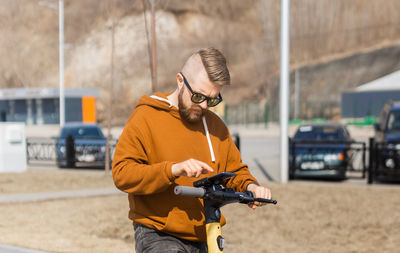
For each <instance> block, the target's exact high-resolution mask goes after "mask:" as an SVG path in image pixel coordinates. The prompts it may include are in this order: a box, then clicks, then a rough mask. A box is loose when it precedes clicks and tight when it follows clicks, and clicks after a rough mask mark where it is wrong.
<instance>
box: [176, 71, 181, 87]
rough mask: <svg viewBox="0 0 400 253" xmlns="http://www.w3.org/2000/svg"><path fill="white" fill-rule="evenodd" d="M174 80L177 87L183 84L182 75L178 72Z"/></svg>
mask: <svg viewBox="0 0 400 253" xmlns="http://www.w3.org/2000/svg"><path fill="white" fill-rule="evenodd" d="M176 82H177V84H178V87H179V89H181V88H182V86H183V77H182V75H181V74H180V73H178V74H176Z"/></svg>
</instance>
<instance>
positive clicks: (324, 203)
mask: <svg viewBox="0 0 400 253" xmlns="http://www.w3.org/2000/svg"><path fill="white" fill-rule="evenodd" d="M14 176H15V178H13V175H12V174H10V175H0V181H1V182H3V181H4V179H5V178H8V179H12V180H13V182H12V183H10V184H25V185H26V186H28V185H31V186H32V187H33V188H34V189H36V190H37V191H41V190H44V188H41V187H38V186H35V185H37V184H38V183H37V179H38V178H40V177H42V178H43V179H45V180H42V181H40V182H43V181H49V180H50V181H54V184H49V185H50V186H51V187H53V188H52V190H57V187H55V186H56V185H57V186H58V187H59V189H67V188H69V187H71V188H75V189H79V188H88V186H90V187H92V186H93V187H95V186H96V185H95V184H94V183H93V182H94V181H98V182H97V183H98V185H99V186H101V187H107V186H110V185H111V184H110V181H109V180H110V177H109V176H103V175H102V173H100V172H99V173H84V172H79V173H77V172H74V173H71V172H65V171H62V172H59V171H58V172H54V171H53V172H49V171H28V172H26V174H14ZM52 176H53V178H52ZM61 178H63V179H64V180H60V179H61ZM101 182H103V183H101ZM35 187H36V188H35ZM269 187H270V188H271V189H272V191H273V195H274V197H275V198H276V199H277V200H278V202H279V203H278V205H277V206H267V207H264V208H260V209H257V210H255V211H252V210H250V209H249V208H247V207H246V206H244V205H229V206H225V207H224V208H223V212H224V214H225V216H226V218H227V220H228V224H227V225H226V226H225V227H224V229H223V232H224V236H225V239H226V243H227V246H226V250H225V252H231V253H236V252H237V253H239V252H240V253H241V252H321V251H322V252H397V250H398V248H399V247H400V205H399V204H398V203H399V202H398V199H399V198H398V196H399V193H400V187H399V186H398V185H391V186H383V185H374V186H365V185H363V184H359V185H350V184H342V183H314V182H294V183H290V184H288V185H280V184H269ZM17 188H18V187H16V186H15V188H11V187H9V188H7V189H9V190H8V192H15V191H18V192H21V190H22V188H18V190H16V189H17ZM3 189H4V188H3ZM25 189H26V190H28V189H29V188H25ZM28 191H29V190H28ZM0 208H1V210H2V212H1V214H2V215H1V216H0V235H1V237H0V243H5V244H11V245H18V246H24V247H29V248H35V249H41V250H46V251H50V252H65V253H74V252H77V253H78V252H79V253H85V252H100V253H101V252H105V253H106V252H107V253H108V252H121V253H123V252H134V250H133V248H134V246H133V245H134V242H133V231H132V226H131V222H130V221H129V219H128V218H127V212H128V201H127V198H126V196H109V197H97V198H77V199H69V200H57V201H45V202H38V203H22V204H1V205H0Z"/></svg>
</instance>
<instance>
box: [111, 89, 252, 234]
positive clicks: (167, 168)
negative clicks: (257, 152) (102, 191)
mask: <svg viewBox="0 0 400 253" xmlns="http://www.w3.org/2000/svg"><path fill="white" fill-rule="evenodd" d="M166 95H168V94H155V95H153V96H143V97H142V98H141V99H140V100H139V103H138V104H137V106H136V109H135V111H134V112H133V113H132V115H131V117H130V118H129V120H128V122H127V123H126V125H125V128H124V131H123V132H122V135H121V137H120V139H119V141H118V144H117V148H116V150H115V155H114V159H113V168H112V174H113V178H114V182H115V185H116V186H117V187H118V189H120V190H122V191H124V192H127V193H128V199H129V206H130V212H129V218H130V219H132V220H133V223H134V224H143V225H145V226H147V227H150V228H154V229H157V230H160V231H162V232H164V233H168V234H171V235H173V236H176V237H179V238H182V239H187V240H192V241H206V232H205V218H204V207H203V201H202V200H201V199H198V198H194V197H183V196H176V195H175V194H174V187H175V186H176V185H184V186H193V182H194V181H196V180H199V179H201V178H203V177H209V176H212V175H215V174H217V173H219V172H223V171H229V172H234V173H236V174H237V175H236V176H235V177H234V178H232V179H230V180H229V181H228V182H227V184H226V187H229V188H235V189H236V191H244V190H246V188H247V185H248V184H249V183H251V182H257V181H256V179H255V178H254V177H252V176H251V174H250V172H249V170H248V168H247V165H245V164H243V163H242V162H241V158H240V153H239V151H238V149H237V148H236V146H235V144H234V142H233V141H232V138H231V137H230V134H229V132H228V129H227V128H226V126H225V124H224V123H223V121H222V120H221V119H220V118H219V117H218V116H217V115H216V114H214V113H212V112H210V111H206V112H205V114H204V117H203V120H202V121H200V122H197V123H188V122H186V121H184V120H182V119H181V117H180V115H179V112H178V109H177V108H176V107H174V106H172V104H171V103H170V102H169V101H168V100H167V97H166ZM190 158H193V159H197V160H200V161H203V162H205V163H207V164H208V165H210V166H211V167H212V168H213V170H214V172H213V173H210V174H205V175H202V176H200V178H188V177H178V178H175V176H174V175H173V174H172V170H171V166H172V165H173V164H174V163H178V162H182V161H185V160H187V159H190ZM221 224H225V218H224V217H223V218H222V219H221Z"/></svg>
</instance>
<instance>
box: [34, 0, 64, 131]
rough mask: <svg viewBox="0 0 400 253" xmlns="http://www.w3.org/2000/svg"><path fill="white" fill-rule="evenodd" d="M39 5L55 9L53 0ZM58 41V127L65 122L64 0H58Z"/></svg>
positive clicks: (41, 2)
mask: <svg viewBox="0 0 400 253" xmlns="http://www.w3.org/2000/svg"><path fill="white" fill-rule="evenodd" d="M38 4H39V5H40V6H44V7H47V8H50V9H53V10H57V5H56V3H54V2H47V1H40V2H39V3H38ZM58 41H59V97H60V98H59V114H60V127H62V126H64V124H65V95H64V0H59V1H58Z"/></svg>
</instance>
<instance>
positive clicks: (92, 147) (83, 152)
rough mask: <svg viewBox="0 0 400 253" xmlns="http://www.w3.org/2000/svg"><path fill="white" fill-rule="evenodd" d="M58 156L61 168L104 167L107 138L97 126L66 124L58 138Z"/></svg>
mask: <svg viewBox="0 0 400 253" xmlns="http://www.w3.org/2000/svg"><path fill="white" fill-rule="evenodd" d="M56 154H57V166H58V167H60V168H61V167H75V166H91V167H92V166H93V167H104V165H105V154H106V137H105V136H104V134H103V132H102V131H101V128H100V127H99V126H98V125H96V124H82V123H79V124H66V125H65V126H64V127H63V128H62V129H61V132H60V135H59V137H58V141H57V146H56ZM68 158H69V159H68Z"/></svg>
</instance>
